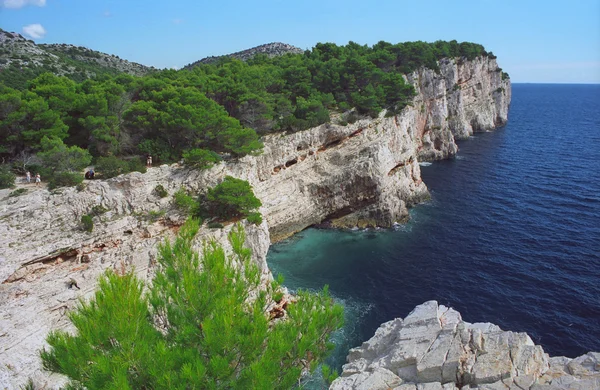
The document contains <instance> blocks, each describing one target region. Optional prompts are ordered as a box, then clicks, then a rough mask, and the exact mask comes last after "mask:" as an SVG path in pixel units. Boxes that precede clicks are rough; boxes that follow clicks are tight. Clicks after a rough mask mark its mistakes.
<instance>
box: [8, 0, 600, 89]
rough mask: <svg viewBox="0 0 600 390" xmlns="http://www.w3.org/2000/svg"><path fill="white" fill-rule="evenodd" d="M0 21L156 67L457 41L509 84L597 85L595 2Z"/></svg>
mask: <svg viewBox="0 0 600 390" xmlns="http://www.w3.org/2000/svg"><path fill="white" fill-rule="evenodd" d="M0 27H1V28H3V29H4V30H8V31H15V32H19V33H21V34H25V32H27V34H29V37H34V40H35V41H36V42H38V43H71V44H75V45H81V46H86V47H89V48H92V49H95V50H99V51H102V52H106V53H109V54H116V55H118V56H119V57H121V58H124V59H128V60H130V61H135V62H139V63H142V64H144V65H153V66H156V67H159V68H165V67H181V66H183V65H185V64H188V63H190V62H193V61H196V60H198V59H200V58H203V57H206V56H209V55H219V54H226V53H230V52H234V51H239V50H243V49H247V48H250V47H252V46H257V45H260V44H263V43H268V42H275V41H279V42H285V43H290V44H292V45H295V46H298V47H300V48H302V49H307V48H311V47H312V46H314V44H315V43H317V42H335V43H337V44H345V43H347V42H348V41H350V40H352V41H355V42H358V43H361V44H373V43H376V42H378V41H380V40H385V41H388V42H392V43H396V42H403V41H412V40H422V41H435V40H438V39H442V40H452V39H456V40H458V41H471V42H477V43H481V44H483V45H484V46H485V47H486V49H487V50H491V51H493V52H494V53H495V54H496V55H497V56H498V61H499V64H500V66H501V67H502V68H503V69H504V70H505V71H507V72H508V73H509V74H510V75H511V78H512V80H513V82H551V83H600V0H571V1H566V0H565V1H552V0H546V1H537V0H535V1H534V0H502V1H500V0H496V1H492V0H455V1H447V0H446V1H438V0H430V1H427V2H418V1H414V0H410V1H405V0H390V1H387V0H385V1H365V0H363V1H356V0H344V1H342V0H318V1H317V0H298V1H293V0H292V1H290V0H287V1H286V0H266V1H233V0H229V1H227V0H222V1H213V2H206V1H198V0H195V1H194V0H181V1H177V0H172V1H153V0H146V1H141V0H97V1H96V0H0Z"/></svg>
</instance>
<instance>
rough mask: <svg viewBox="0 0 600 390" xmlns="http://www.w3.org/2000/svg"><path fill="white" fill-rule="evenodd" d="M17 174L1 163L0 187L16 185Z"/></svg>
mask: <svg viewBox="0 0 600 390" xmlns="http://www.w3.org/2000/svg"><path fill="white" fill-rule="evenodd" d="M15 179H16V176H15V174H14V173H12V171H11V170H10V169H9V167H8V166H6V165H0V189H4V188H12V187H14V186H15Z"/></svg>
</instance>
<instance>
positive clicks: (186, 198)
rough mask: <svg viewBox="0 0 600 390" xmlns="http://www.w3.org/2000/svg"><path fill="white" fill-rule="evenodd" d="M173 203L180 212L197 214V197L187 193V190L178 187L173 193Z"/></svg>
mask: <svg viewBox="0 0 600 390" xmlns="http://www.w3.org/2000/svg"><path fill="white" fill-rule="evenodd" d="M173 204H174V205H175V207H177V208H178V209H179V210H180V211H181V212H183V213H185V214H187V215H193V216H197V215H198V213H199V211H200V204H199V203H198V198H197V197H193V196H192V195H190V194H188V192H187V191H186V190H185V189H183V188H180V189H178V190H177V191H176V192H175V193H174V194H173Z"/></svg>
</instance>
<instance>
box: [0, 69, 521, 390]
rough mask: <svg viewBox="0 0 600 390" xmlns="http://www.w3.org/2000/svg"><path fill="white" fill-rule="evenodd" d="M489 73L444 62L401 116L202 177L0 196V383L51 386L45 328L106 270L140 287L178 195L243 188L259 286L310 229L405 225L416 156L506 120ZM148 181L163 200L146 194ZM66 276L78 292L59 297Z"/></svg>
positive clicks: (498, 80) (157, 173)
mask: <svg viewBox="0 0 600 390" xmlns="http://www.w3.org/2000/svg"><path fill="white" fill-rule="evenodd" d="M497 68H498V67H497V65H496V61H495V60H493V59H489V58H478V59H476V60H474V61H471V62H465V63H462V64H458V63H456V62H454V61H451V60H448V61H444V62H442V63H441V64H440V72H439V73H436V72H434V71H432V70H427V69H421V70H420V71H418V72H415V73H413V74H411V75H408V76H407V79H408V80H409V81H410V82H411V83H413V84H414V85H415V88H416V90H417V92H418V93H417V96H416V97H415V98H414V101H413V102H412V104H411V105H409V106H408V107H406V108H405V109H404V110H403V111H402V112H401V113H400V114H399V115H396V116H390V117H386V116H385V113H382V114H381V115H380V116H379V117H378V118H375V119H371V118H365V119H361V120H358V121H357V122H355V123H353V124H350V125H348V126H339V125H336V124H326V125H322V126H319V127H316V128H312V129H309V130H306V131H301V132H297V133H293V134H276V135H269V136H267V137H265V139H264V143H265V148H264V152H263V153H262V154H261V155H260V156H257V157H252V156H247V157H245V158H243V159H241V160H239V161H231V162H226V163H221V164H219V165H218V166H215V167H213V168H212V169H210V170H207V171H201V172H199V171H193V170H189V169H186V168H184V167H180V166H178V165H173V166H161V167H156V168H151V169H150V170H149V171H148V173H146V174H139V173H131V174H128V175H123V176H119V177H116V178H113V179H110V180H107V181H91V182H88V183H87V186H86V188H85V189H83V190H81V191H77V190H76V189H75V188H65V189H60V190H57V191H55V192H52V193H51V192H49V191H47V190H45V189H37V190H36V189H31V190H30V191H29V193H27V194H25V195H22V196H19V197H13V198H8V197H7V195H8V192H9V191H8V190H2V191H0V283H1V284H0V311H1V312H2V316H0V362H3V363H4V364H3V365H0V388H5V387H7V388H18V387H19V386H20V385H21V384H23V383H24V382H25V380H26V379H27V377H29V376H31V377H33V378H34V380H35V381H36V382H38V383H40V384H44V383H47V384H48V387H53V386H55V385H57V384H59V383H60V381H61V378H59V377H58V376H51V377H49V376H48V373H46V372H44V371H42V370H41V367H40V362H39V358H38V350H39V349H40V348H41V347H42V346H43V345H44V340H45V337H46V335H47V333H48V331H50V330H51V329H61V328H63V329H64V328H68V326H69V323H68V321H67V319H66V316H65V312H66V311H68V310H70V309H72V308H73V307H74V306H75V305H76V303H77V299H78V298H84V299H86V298H89V297H90V296H91V295H92V294H93V292H94V291H95V289H96V286H97V279H98V276H99V275H100V274H102V272H103V271H104V270H105V269H107V268H113V269H117V270H122V269H132V268H133V269H135V272H136V273H137V274H138V275H139V276H141V277H142V278H144V279H151V277H152V275H153V272H154V267H155V256H156V246H157V244H158V243H159V242H161V241H162V240H164V239H165V238H171V237H173V236H174V234H175V232H176V230H177V227H178V226H179V225H180V224H181V223H182V222H183V217H182V216H181V215H179V214H178V213H177V211H176V210H174V209H173V208H172V206H171V203H172V196H173V194H174V192H175V191H177V190H178V189H179V188H181V187H183V188H186V189H188V190H191V191H195V192H202V191H205V190H206V189H207V188H208V187H211V186H214V185H216V184H217V183H218V182H220V181H221V180H222V179H223V177H224V176H225V175H231V176H234V177H238V178H242V179H245V180H248V181H249V182H250V183H251V184H252V186H253V187H254V191H255V194H256V195H257V197H259V198H260V199H261V201H262V203H263V206H262V208H261V212H262V214H263V216H264V222H263V224H262V225H261V226H254V225H248V224H246V231H247V241H246V242H247V244H248V245H249V246H250V247H251V248H252V250H253V255H254V260H255V261H256V262H257V264H258V265H259V267H260V268H261V269H262V270H263V273H264V277H265V280H268V279H269V278H270V277H271V275H270V271H269V270H268V268H267V264H266V254H267V251H268V247H269V244H270V243H271V242H275V241H278V240H281V239H283V238H285V237H287V236H289V235H291V234H294V233H295V232H298V231H300V230H302V229H304V228H306V227H308V226H310V225H313V224H316V223H320V222H323V221H324V220H329V221H331V223H332V224H333V225H334V226H391V225H392V224H393V223H395V222H401V221H403V220H405V219H406V218H407V217H408V211H407V207H409V206H410V205H413V204H415V203H417V202H419V201H422V200H423V199H425V198H426V197H428V192H427V187H426V185H425V184H424V183H423V182H422V181H421V172H420V168H419V164H418V162H419V161H421V160H428V159H439V158H446V157H449V156H452V155H454V154H455V153H456V151H457V147H456V143H455V139H457V138H461V137H465V136H468V135H469V134H471V133H472V132H473V131H483V130H488V129H491V128H493V127H494V126H497V125H501V124H503V123H505V122H506V119H507V111H508V105H509V103H510V82H509V81H508V80H502V76H501V73H500V72H498V71H497ZM457 86H458V87H457ZM334 122H335V121H334ZM158 184H161V185H162V186H163V187H164V188H165V189H166V190H167V192H168V196H167V197H164V198H161V197H159V196H158V194H157V193H156V190H155V189H156V186H157V185H158ZM95 206H102V207H103V208H105V209H107V210H108V211H106V212H105V213H102V214H100V215H99V216H97V217H95V219H94V222H95V226H94V230H93V232H92V233H87V232H84V231H82V230H81V228H80V222H79V221H80V219H81V216H82V215H84V214H87V213H89V212H90V211H91V210H92V209H93V208H94V207H95ZM230 228H231V226H228V227H226V228H225V229H223V230H210V229H203V230H202V231H201V233H200V234H199V237H198V239H197V241H196V245H197V247H198V248H200V245H201V242H202V240H203V239H210V238H214V239H216V240H218V241H219V242H221V243H222V244H223V245H225V246H226V247H227V246H228V244H227V240H226V236H227V231H228V229H230ZM69 278H74V279H75V280H76V281H77V282H78V284H79V286H80V287H81V290H72V289H69V288H67V285H66V281H68V280H69Z"/></svg>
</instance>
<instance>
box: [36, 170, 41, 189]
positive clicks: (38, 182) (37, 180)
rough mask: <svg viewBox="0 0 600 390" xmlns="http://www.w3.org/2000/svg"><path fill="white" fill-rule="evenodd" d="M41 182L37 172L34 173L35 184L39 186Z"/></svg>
mask: <svg viewBox="0 0 600 390" xmlns="http://www.w3.org/2000/svg"><path fill="white" fill-rule="evenodd" d="M41 182H42V177H41V176H40V174H39V173H38V174H36V175H35V186H36V187H39V186H40V183H41Z"/></svg>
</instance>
